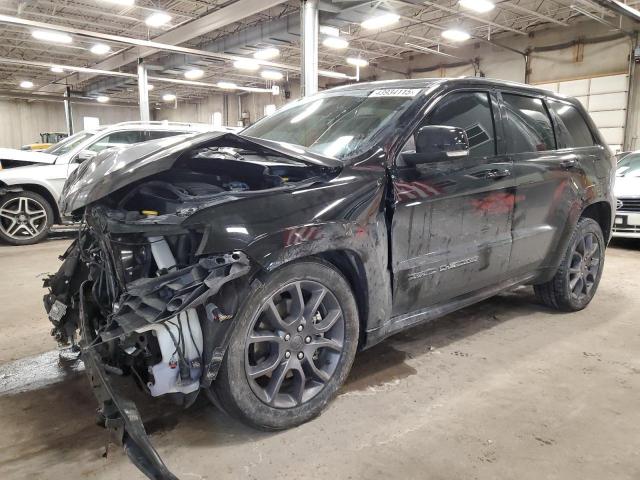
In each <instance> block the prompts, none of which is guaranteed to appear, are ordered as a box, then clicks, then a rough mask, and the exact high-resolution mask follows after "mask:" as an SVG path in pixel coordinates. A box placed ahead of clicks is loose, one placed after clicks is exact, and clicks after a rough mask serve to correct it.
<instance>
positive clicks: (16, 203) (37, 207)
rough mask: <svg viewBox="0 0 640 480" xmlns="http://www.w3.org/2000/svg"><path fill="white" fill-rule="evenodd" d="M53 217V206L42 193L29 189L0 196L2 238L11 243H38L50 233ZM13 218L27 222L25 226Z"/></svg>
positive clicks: (0, 232)
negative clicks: (15, 221) (16, 222)
mask: <svg viewBox="0 0 640 480" xmlns="http://www.w3.org/2000/svg"><path fill="white" fill-rule="evenodd" d="M53 217H54V212H53V207H52V206H51V204H50V203H49V201H48V200H47V199H45V198H44V197H43V196H42V195H39V194H37V193H35V192H30V191H28V190H25V191H22V192H15V193H9V194H8V195H5V196H3V197H0V222H1V223H2V224H1V225H0V240H2V241H4V242H6V243H8V244H10V245H32V244H34V243H38V242H40V241H41V240H43V239H44V238H46V236H47V234H48V233H49V229H50V228H51V225H53ZM12 219H15V220H20V221H23V222H25V223H24V226H20V225H17V224H14V223H13V220H12ZM27 229H28V230H27Z"/></svg>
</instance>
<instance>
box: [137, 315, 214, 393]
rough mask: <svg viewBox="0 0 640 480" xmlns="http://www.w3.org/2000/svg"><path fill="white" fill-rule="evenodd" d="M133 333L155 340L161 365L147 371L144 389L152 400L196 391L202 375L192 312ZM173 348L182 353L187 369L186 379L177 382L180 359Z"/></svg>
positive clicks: (199, 332) (199, 341) (199, 344)
mask: <svg viewBox="0 0 640 480" xmlns="http://www.w3.org/2000/svg"><path fill="white" fill-rule="evenodd" d="M165 326H166V328H165ZM167 329H168V330H169V331H171V334H170V333H169V331H168V330H167ZM181 330H182V332H181ZM136 331H137V332H138V333H144V332H149V331H151V332H152V335H153V336H155V337H156V338H157V339H158V344H159V346H160V352H161V353H162V361H160V362H159V363H157V364H155V365H153V366H152V367H150V370H151V371H150V373H151V374H152V375H153V380H152V381H150V382H149V383H148V384H147V386H148V387H149V391H150V392H151V395H152V396H154V397H157V396H159V395H164V394H166V393H191V392H193V391H195V390H197V389H198V388H199V386H200V375H201V374H202V358H201V355H202V329H201V328H200V320H199V318H198V312H197V311H196V310H195V308H191V309H189V310H186V311H185V312H183V313H181V314H180V315H177V316H175V317H172V318H170V319H169V320H166V321H164V322H162V323H158V324H154V325H149V326H148V327H145V328H142V329H140V330H136ZM176 345H178V346H179V348H180V350H181V351H182V353H183V355H184V358H185V360H186V362H187V365H188V367H189V378H180V356H179V354H178V348H177V347H176Z"/></svg>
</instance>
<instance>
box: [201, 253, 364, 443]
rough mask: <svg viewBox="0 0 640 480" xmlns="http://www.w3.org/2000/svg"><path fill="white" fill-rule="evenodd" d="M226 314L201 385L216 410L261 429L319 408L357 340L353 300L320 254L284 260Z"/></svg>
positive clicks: (344, 371) (341, 377)
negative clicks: (217, 354)
mask: <svg viewBox="0 0 640 480" xmlns="http://www.w3.org/2000/svg"><path fill="white" fill-rule="evenodd" d="M234 321H235V322H237V324H236V326H235V330H234V332H233V334H232V338H231V342H230V345H229V349H228V350H227V353H226V355H225V358H224V360H223V362H222V365H221V368H220V372H219V374H218V377H217V379H216V380H215V381H214V383H213V386H212V389H213V392H209V393H213V394H214V398H215V400H218V401H219V402H220V403H221V404H222V407H223V408H224V410H225V411H226V412H228V413H229V414H231V415H232V416H234V417H236V418H238V419H240V420H241V421H243V422H244V423H247V424H249V425H251V426H253V427H255V428H259V429H262V430H282V429H286V428H291V427H294V426H297V425H300V424H302V423H304V422H307V421H308V420H311V419H312V418H314V417H316V416H317V415H319V414H320V412H321V411H322V410H323V409H324V408H325V407H326V405H327V404H328V403H329V401H331V399H332V398H333V397H334V396H335V395H336V393H337V391H338V389H339V388H340V386H341V385H342V384H343V383H344V381H345V379H346V378H347V375H348V374H349V371H350V369H351V365H352V363H353V359H354V357H355V354H356V349H357V345H358V333H359V321H358V311H357V307H356V302H355V299H354V296H353V293H352V291H351V288H350V286H349V284H348V282H347V281H346V280H345V278H344V277H343V276H342V274H341V273H340V272H339V271H338V270H336V269H335V268H334V267H333V266H332V265H331V264H329V263H327V262H324V261H322V260H320V259H310V260H304V261H300V262H295V263H292V264H289V265H285V266H284V267H282V268H280V269H278V270H276V271H274V272H273V273H271V274H270V275H269V276H268V277H267V278H266V280H265V281H264V283H262V284H261V285H260V286H259V287H257V288H254V289H253V290H252V292H250V294H249V295H248V297H247V300H246V302H245V303H244V304H243V306H242V307H241V308H240V311H239V312H238V314H237V315H236V318H235V320H234Z"/></svg>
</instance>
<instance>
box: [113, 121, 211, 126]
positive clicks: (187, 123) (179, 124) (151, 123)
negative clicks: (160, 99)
mask: <svg viewBox="0 0 640 480" xmlns="http://www.w3.org/2000/svg"><path fill="white" fill-rule="evenodd" d="M126 125H161V126H162V125H167V126H170V127H193V126H201V125H208V124H206V123H198V122H170V121H168V120H152V121H148V122H144V121H141V120H132V121H129V122H118V123H114V124H112V125H111V126H112V127H115V126H126Z"/></svg>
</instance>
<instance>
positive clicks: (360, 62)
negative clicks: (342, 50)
mask: <svg viewBox="0 0 640 480" xmlns="http://www.w3.org/2000/svg"><path fill="white" fill-rule="evenodd" d="M347 63H348V64H349V65H353V66H354V67H366V66H367V65H369V62H367V61H366V60H365V59H364V58H353V57H349V58H347Z"/></svg>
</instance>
